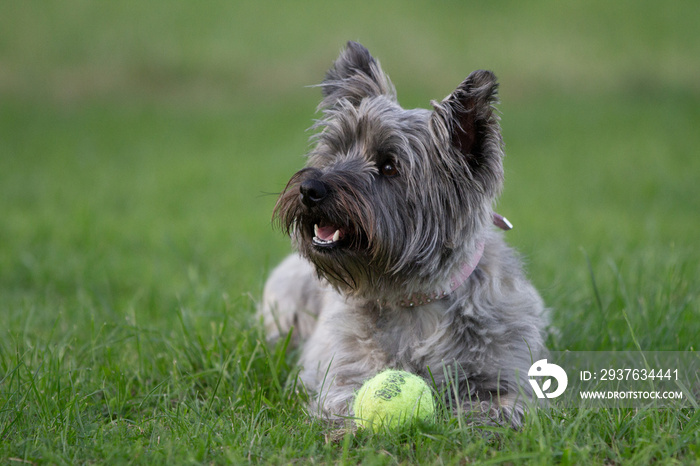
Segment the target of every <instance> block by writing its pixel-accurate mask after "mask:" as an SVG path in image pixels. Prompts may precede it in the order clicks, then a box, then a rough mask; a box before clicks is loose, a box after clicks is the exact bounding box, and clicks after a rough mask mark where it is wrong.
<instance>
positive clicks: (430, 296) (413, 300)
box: [377, 212, 513, 307]
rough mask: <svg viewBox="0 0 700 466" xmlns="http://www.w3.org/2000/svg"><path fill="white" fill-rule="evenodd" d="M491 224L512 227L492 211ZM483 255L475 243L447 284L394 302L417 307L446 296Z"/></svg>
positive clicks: (505, 219) (471, 270) (499, 226)
mask: <svg viewBox="0 0 700 466" xmlns="http://www.w3.org/2000/svg"><path fill="white" fill-rule="evenodd" d="M493 224H494V225H496V226H497V227H498V228H500V229H501V230H504V231H508V230H512V229H513V224H512V223H510V222H509V221H508V219H507V218H505V217H504V216H502V215H499V214H497V213H495V212H494V213H493ZM483 255H484V243H483V242H479V243H478V244H477V245H476V251H474V255H472V257H471V258H470V259H469V260H468V261H466V262H465V263H464V264H462V267H460V268H459V270H458V271H457V272H456V273H455V274H454V275H452V278H450V281H449V282H448V283H447V286H446V287H445V288H441V289H438V290H435V291H433V292H432V293H414V294H412V295H411V296H409V297H408V298H405V299H400V300H399V301H396V302H395V303H394V304H395V305H396V306H398V307H417V306H423V305H424V304H429V303H431V302H433V301H436V300H440V299H444V298H446V297H447V296H449V295H450V294H452V293H454V292H455V290H457V289H458V288H459V287H460V286H462V285H464V283H465V282H466V281H467V279H468V278H469V277H470V276H471V274H472V273H473V272H474V269H476V267H477V266H478V265H479V262H480V261H481V257H482V256H483ZM377 302H378V303H379V304H380V305H387V304H388V303H387V302H386V301H380V300H377Z"/></svg>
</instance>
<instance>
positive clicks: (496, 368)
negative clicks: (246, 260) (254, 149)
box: [260, 42, 545, 426]
mask: <svg viewBox="0 0 700 466" xmlns="http://www.w3.org/2000/svg"><path fill="white" fill-rule="evenodd" d="M320 87H321V89H322V91H323V100H322V101H321V103H320V105H319V110H320V111H322V118H321V119H320V120H318V121H317V122H316V124H315V125H314V127H313V128H314V129H315V130H316V134H315V136H314V139H313V142H314V146H313V148H312V149H311V151H310V153H309V154H308V160H307V163H306V167H305V168H303V169H302V170H301V171H299V172H298V173H296V174H295V175H293V176H292V178H291V180H290V181H289V183H288V184H287V187H286V188H285V190H284V191H283V192H282V194H281V195H280V197H279V199H278V201H277V204H276V206H275V210H274V218H275V219H276V221H277V222H278V223H279V224H280V225H281V227H282V229H283V230H284V231H286V233H288V234H289V235H290V236H291V238H292V242H293V245H294V246H295V248H296V250H297V251H298V253H296V254H293V255H291V256H289V257H288V258H287V259H286V260H284V261H283V262H282V263H281V264H280V265H279V266H278V267H277V268H276V269H274V270H273V272H272V273H271V275H270V277H269V279H268V281H267V283H266V285H265V289H264V295H263V300H262V303H261V306H260V314H261V316H262V319H263V321H264V325H265V328H266V331H267V335H268V339H269V340H271V341H274V340H275V339H277V338H279V337H280V336H284V335H286V334H287V333H288V332H290V331H291V332H293V333H292V340H291V341H292V344H293V345H298V346H300V351H301V356H300V365H301V367H302V369H301V372H300V378H301V380H302V382H303V383H304V385H305V387H306V389H307V390H308V391H309V392H310V393H311V394H312V395H313V401H312V406H311V408H310V411H311V412H312V413H313V414H317V415H320V416H324V417H327V418H329V419H341V418H347V417H352V416H353V414H354V413H353V412H352V399H353V396H354V394H355V392H356V391H357V390H358V389H359V388H360V387H361V386H362V384H363V383H364V382H365V381H366V380H368V379H369V378H371V377H373V376H374V375H376V374H377V373H379V372H381V371H382V370H384V369H387V368H393V369H402V370H406V371H409V372H412V373H414V374H417V375H419V376H422V377H424V378H425V379H426V380H427V381H428V382H429V383H431V384H433V383H434V384H435V385H436V388H437V392H438V393H440V394H441V395H444V396H445V398H446V400H445V405H446V406H448V407H450V408H451V409H453V410H454V411H455V413H475V414H477V415H478V416H477V417H476V418H475V419H482V420H485V421H486V422H499V423H501V422H505V423H510V424H512V425H513V426H518V425H519V424H520V422H521V418H522V414H523V412H524V407H525V405H526V403H525V400H527V399H528V398H530V397H531V396H532V388H531V386H530V384H529V383H528V377H527V373H528V369H529V367H530V365H531V364H532V362H533V361H536V360H537V359H538V356H539V355H540V354H541V353H542V351H544V348H543V334H542V333H543V332H542V331H543V329H544V327H545V317H544V307H543V303H542V300H541V298H540V296H539V294H538V293H537V291H536V290H535V288H534V287H533V286H532V285H531V284H530V282H529V281H528V280H527V279H526V278H525V276H524V274H523V271H522V267H521V264H520V261H519V259H518V257H517V255H516V253H515V252H514V251H513V250H512V249H510V248H509V247H508V246H507V245H506V244H505V242H504V240H503V234H502V233H501V232H499V231H498V230H497V228H494V224H495V225H496V226H499V227H501V228H502V229H508V228H509V226H510V225H509V224H508V222H507V221H506V220H505V219H504V218H503V217H500V216H498V215H496V214H494V212H493V206H494V203H495V200H496V198H497V196H498V195H499V193H500V191H501V187H502V183H503V165H502V159H503V156H504V153H503V142H502V139H501V131H500V126H499V117H498V116H497V114H496V113H495V110H494V104H495V103H496V100H497V87H498V84H497V82H496V77H495V76H494V74H493V73H491V72H489V71H475V72H473V73H472V74H470V75H469V76H468V77H467V78H466V79H465V80H464V81H463V82H462V83H461V84H460V85H459V87H457V89H456V90H455V91H454V92H452V93H451V94H450V95H449V96H448V97H447V98H445V99H444V100H443V101H441V102H436V101H433V102H432V107H433V109H432V110H425V109H414V110H405V109H403V108H402V107H401V106H399V104H398V102H397V99H396V93H395V90H394V87H393V85H392V84H391V81H390V80H389V78H388V77H387V75H386V74H384V72H383V71H382V69H381V67H380V65H379V62H378V61H377V60H376V59H374V58H373V57H372V55H371V54H370V53H369V51H368V50H367V49H365V48H364V47H363V46H362V45H360V44H358V43H355V42H349V43H348V44H347V46H346V48H345V49H344V50H343V51H342V52H341V54H340V56H339V57H338V59H337V60H336V61H335V63H334V64H333V66H332V67H331V68H330V70H329V71H328V72H327V73H326V76H325V79H324V80H323V82H322V83H321V84H320ZM475 422H477V421H475Z"/></svg>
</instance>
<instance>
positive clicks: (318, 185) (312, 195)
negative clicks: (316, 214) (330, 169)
mask: <svg viewBox="0 0 700 466" xmlns="http://www.w3.org/2000/svg"><path fill="white" fill-rule="evenodd" d="M299 191H300V192H301V202H303V203H304V205H305V206H307V207H313V206H315V205H317V204H318V203H319V202H321V201H322V200H324V199H325V198H326V196H327V195H328V190H327V189H326V185H325V184H323V182H321V181H319V180H314V179H311V180H306V181H304V182H303V183H301V186H299Z"/></svg>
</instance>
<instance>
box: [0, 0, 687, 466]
mask: <svg viewBox="0 0 700 466" xmlns="http://www.w3.org/2000/svg"><path fill="white" fill-rule="evenodd" d="M698 18H700V2H698V1H697V0H685V1H681V0H677V1H672V2H659V1H653V2H652V1H615V2H610V1H599V0H596V1H589V2H559V1H547V2H518V1H494V2H479V3H476V2H465V1H441V2H427V1H421V2H418V1H403V2H399V1H389V2H376V1H373V2H328V1H325V2H321V1H317V2H269V1H256V2H245V3H243V2H236V1H199V2H185V1H176V0H167V1H166V0H154V1H148V2H143V1H131V0H129V1H119V2H108V1H99V2H98V1H83V0H64V1H61V2H44V1H34V0H22V1H4V2H1V3H0V439H2V441H1V442H0V462H10V461H11V460H12V461H17V462H25V463H30V462H31V463H40V462H50V463H56V464H80V463H84V462H88V463H89V462H95V463H127V462H129V463H135V464H138V463H142V464H185V463H193V464H200V463H240V462H244V461H248V462H256V461H260V462H263V461H264V462H270V463H280V464H282V463H284V464H287V463H289V462H294V461H296V460H298V459H299V458H311V459H309V461H315V462H319V463H338V462H343V461H347V462H352V461H357V462H362V461H366V462H368V463H372V462H376V463H382V464H387V463H392V462H394V463H423V464H424V463H426V462H435V461H443V460H444V461H445V462H449V461H459V460H461V459H463V460H464V461H467V462H469V461H474V462H479V461H487V462H489V463H496V462H501V461H505V462H515V463H519V462H520V461H528V459H529V460H530V461H531V462H532V463H534V464H550V463H552V462H555V461H556V462H561V463H562V464H591V463H593V464H595V463H597V464H620V463H626V462H629V463H630V464H649V463H653V462H667V461H674V460H676V461H677V462H679V463H683V462H687V461H692V459H693V458H694V457H697V455H698V450H697V448H698V447H697V445H698V435H699V434H698V432H699V429H698V420H699V419H700V418H699V417H698V415H697V412H695V411H691V412H686V411H683V412H675V411H659V410H656V409H655V408H649V409H645V410H636V409H635V410H632V411H633V412H627V411H620V410H611V411H603V410H601V411H597V412H586V411H583V410H582V411H580V412H577V410H572V411H563V412H561V411H554V412H553V413H550V412H547V411H545V410H540V411H538V413H537V415H534V416H530V417H528V424H527V426H526V427H525V428H524V429H523V431H518V432H514V431H510V430H505V431H504V430H496V431H494V432H495V433H496V435H493V436H489V435H482V432H479V433H476V432H474V431H473V429H465V428H462V427H463V425H462V420H461V419H453V418H449V419H447V418H445V419H442V421H444V422H441V423H440V424H439V425H437V426H433V427H431V429H432V430H430V432H432V433H430V432H429V433H428V434H426V435H424V434H423V431H419V432H417V433H415V434H414V435H413V434H412V435H409V436H408V437H404V436H402V435H399V437H392V436H390V437H388V438H387V439H385V440H382V439H381V438H376V439H367V437H366V436H362V435H359V436H358V437H353V436H350V435H346V436H345V437H344V438H343V444H342V446H341V445H339V444H337V443H335V442H333V441H329V440H328V437H327V436H326V437H325V439H326V440H325V441H324V440H323V438H324V434H327V433H328V432H327V431H328V426H325V425H323V424H322V423H311V422H308V418H307V417H306V416H305V414H304V408H303V407H304V396H303V393H302V394H300V393H299V392H298V385H297V382H296V378H295V374H296V372H295V371H296V369H295V368H294V359H293V357H288V358H285V356H284V347H283V346H282V345H277V346H275V347H273V348H268V347H267V346H266V345H265V344H264V343H263V340H264V337H263V336H262V332H261V330H260V328H259V326H257V325H256V322H255V321H254V319H253V318H252V315H253V312H254V309H255V304H256V301H257V300H258V299H259V297H260V294H261V290H262V285H263V283H264V280H265V277H266V275H267V274H268V272H269V270H270V268H271V267H273V266H274V265H275V264H276V263H277V262H278V261H280V260H281V259H282V258H283V257H284V256H285V255H286V254H288V253H289V251H290V246H289V241H288V239H287V238H285V237H284V236H283V235H282V233H281V232H279V231H275V230H274V229H273V227H272V225H271V212H272V208H273V206H274V203H275V199H276V195H275V193H277V192H279V191H280V190H281V189H283V187H284V186H285V183H286V181H287V180H288V179H289V177H290V176H291V174H292V173H294V172H295V171H296V170H298V169H299V168H301V167H302V166H303V164H304V158H303V155H304V153H305V152H306V151H307V149H308V138H309V136H310V133H309V132H308V131H307V130H306V129H307V128H308V127H309V126H311V124H312V121H313V118H315V113H314V112H315V107H316V105H317V103H318V101H319V99H320V91H319V89H318V88H313V87H309V86H311V85H314V84H316V83H318V82H319V81H320V80H321V79H322V77H323V75H324V73H325V71H326V70H327V69H328V67H329V66H330V65H331V64H332V62H333V60H334V59H335V58H336V56H337V54H338V52H339V51H340V49H341V47H342V46H343V45H344V44H345V42H346V41H347V40H349V39H352V40H358V41H360V42H362V43H363V44H364V45H365V46H367V47H368V48H369V49H370V50H371V51H372V53H373V54H374V55H375V56H376V57H378V58H379V59H380V60H381V62H382V65H383V67H384V70H385V71H386V72H388V73H389V75H390V76H391V78H392V79H393V81H394V84H395V85H396V88H397V91H398V95H399V100H400V102H401V103H402V104H403V105H404V106H406V107H416V106H420V107H425V108H428V107H429V105H430V100H431V99H441V98H443V97H444V96H446V95H448V94H449V93H450V92H451V91H452V90H453V89H454V88H455V87H456V86H457V85H458V84H459V83H460V82H461V81H462V80H463V79H464V78H465V77H466V76H467V75H468V74H469V73H470V72H471V71H473V70H475V69H479V68H485V69H491V70H493V71H494V72H495V73H496V74H497V76H498V77H499V79H500V82H501V88H500V96H501V100H502V104H501V105H500V107H499V108H500V111H501V114H502V127H503V134H504V138H505V142H506V153H507V158H506V161H505V164H506V188H505V191H504V193H503V196H502V198H501V200H500V202H499V205H498V211H499V212H500V213H502V214H503V215H505V216H507V217H508V218H509V219H510V220H511V221H512V222H513V223H514V224H515V230H513V231H511V232H508V233H507V234H506V235H507V239H508V241H509V242H510V243H512V244H513V245H514V246H516V247H517V248H518V250H519V251H520V252H521V253H522V254H523V257H524V259H525V263H526V266H527V268H528V273H529V276H530V277H531V279H532V280H533V282H534V283H535V285H536V286H537V287H538V289H539V290H540V291H541V293H542V295H543V297H544V299H545V302H546V303H547V305H548V306H549V307H551V309H552V321H553V324H554V326H555V328H556V330H555V331H553V332H551V333H550V336H549V339H548V346H549V347H550V348H551V349H553V350H565V349H569V350H588V351H596V350H631V349H635V348H642V349H644V350H679V351H686V350H693V349H694V350H697V344H698V336H699V335H700V319H699V318H698V316H699V315H700V304H699V303H700V300H698V296H699V295H700V248H698V231H700V215H699V212H700V183H698V175H700V157H698V155H699V153H700V151H699V150H698V148H699V147H700V131H698V127H699V126H700V32H698ZM565 421H566V422H565ZM367 458H369V459H367Z"/></svg>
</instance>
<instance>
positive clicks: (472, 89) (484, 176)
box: [431, 70, 503, 191]
mask: <svg viewBox="0 0 700 466" xmlns="http://www.w3.org/2000/svg"><path fill="white" fill-rule="evenodd" d="M497 94H498V82H497V81H496V76H495V75H494V74H493V73H492V72H490V71H483V70H479V71H474V72H473V73H472V74H470V75H469V76H468V77H467V79H465V80H464V81H463V82H462V84H460V85H459V87H457V89H455V91H454V92H453V93H452V94H450V95H449V96H447V97H446V98H445V100H443V101H442V102H439V103H438V102H432V104H433V107H434V108H435V111H434V112H433V115H432V120H431V127H432V130H433V131H434V133H435V134H436V135H437V136H438V137H439V138H440V139H443V140H448V141H449V143H450V144H451V145H452V146H453V147H454V148H455V149H457V151H458V152H459V153H460V154H462V156H464V157H465V158H466V160H467V163H468V164H469V167H470V169H471V173H472V175H473V176H474V177H475V179H476V180H477V181H482V182H483V183H482V188H483V189H484V190H486V191H491V188H495V189H496V190H497V189H499V188H500V184H501V181H502V178H503V165H502V158H503V141H502V138H501V128H500V125H499V123H498V121H499V118H498V115H497V114H496V113H495V109H494V104H496V102H497V101H498V95H497Z"/></svg>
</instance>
